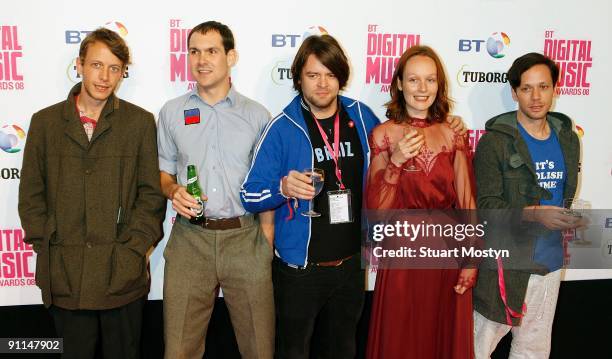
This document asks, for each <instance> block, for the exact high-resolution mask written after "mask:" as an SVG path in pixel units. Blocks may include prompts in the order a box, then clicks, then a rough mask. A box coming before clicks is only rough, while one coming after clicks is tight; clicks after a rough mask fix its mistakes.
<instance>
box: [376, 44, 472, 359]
mask: <svg viewBox="0 0 612 359" xmlns="http://www.w3.org/2000/svg"><path fill="white" fill-rule="evenodd" d="M391 83H392V86H391V101H389V102H388V103H387V105H386V106H387V117H388V118H389V121H386V122H385V123H383V124H381V125H379V126H378V127H376V128H375V129H374V131H373V132H372V134H371V137H370V147H371V161H370V169H369V173H368V182H367V190H366V207H367V208H369V209H452V208H457V209H473V208H475V207H476V206H475V201H474V195H473V185H472V183H473V181H472V178H473V175H472V173H471V172H472V170H471V153H470V148H469V145H468V141H467V137H466V136H464V135H458V134H456V133H455V132H454V131H453V130H452V129H451V128H450V127H449V126H448V124H447V123H446V121H444V119H446V117H447V115H448V113H449V111H450V101H449V99H448V95H447V93H448V92H447V91H448V90H447V87H448V86H447V82H446V76H445V74H444V69H443V67H442V64H441V62H440V59H439V58H438V56H437V55H436V53H435V52H434V51H433V50H432V49H431V48H429V47H426V46H414V47H411V48H410V49H408V50H407V51H406V52H405V53H404V54H403V55H402V57H401V58H400V60H399V62H398V64H397V67H396V70H395V73H394V76H393V80H392V82H391ZM415 167H416V168H415ZM475 277H476V269H471V268H459V267H457V268H448V269H384V268H381V269H379V270H378V272H377V278H376V287H375V290H374V302H373V306H372V315H371V318H370V327H369V337H368V348H367V358H369V359H375V358H381V359H394V358H402V359H403V358H417V359H442V358H449V359H451V358H452V359H461V358H472V357H473V324H472V290H471V287H472V286H473V284H474V282H475Z"/></svg>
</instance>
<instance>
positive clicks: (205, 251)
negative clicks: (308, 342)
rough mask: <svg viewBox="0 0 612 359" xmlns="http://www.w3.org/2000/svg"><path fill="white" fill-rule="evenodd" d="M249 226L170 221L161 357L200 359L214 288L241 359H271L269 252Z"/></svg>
mask: <svg viewBox="0 0 612 359" xmlns="http://www.w3.org/2000/svg"><path fill="white" fill-rule="evenodd" d="M250 222H251V223H245V224H244V225H243V227H242V228H237V229H229V230H209V229H204V228H202V227H199V226H196V225H192V224H190V223H189V222H187V221H186V220H184V219H180V218H179V219H177V221H176V222H175V224H174V226H173V227H172V232H171V234H170V238H169V239H168V244H167V245H166V249H165V251H164V258H165V260H166V265H165V269H164V343H165V358H167V359H169V358H198V359H199V358H202V355H203V354H204V350H205V348H204V344H205V338H206V331H207V328H208V322H209V320H210V316H211V314H212V310H213V306H214V303H215V298H216V296H217V288H218V287H221V289H222V290H223V295H224V298H225V302H226V304H227V307H228V310H229V314H230V319H231V321H232V325H233V327H234V331H235V333H236V340H237V342H238V347H239V350H240V354H241V355H242V357H243V358H247V359H250V358H253V359H255V358H260V359H268V358H272V357H273V355H274V297H273V291H272V274H271V262H272V255H273V253H272V249H271V248H270V246H269V244H268V243H267V241H266V239H265V237H264V235H263V233H262V231H261V229H260V227H259V222H258V221H250Z"/></svg>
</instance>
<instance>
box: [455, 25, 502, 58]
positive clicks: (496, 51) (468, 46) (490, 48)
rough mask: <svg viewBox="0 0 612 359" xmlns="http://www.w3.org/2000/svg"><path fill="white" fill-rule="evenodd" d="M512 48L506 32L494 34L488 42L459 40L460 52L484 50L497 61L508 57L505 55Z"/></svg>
mask: <svg viewBox="0 0 612 359" xmlns="http://www.w3.org/2000/svg"><path fill="white" fill-rule="evenodd" d="M508 46H510V37H509V36H508V35H507V34H506V33H504V32H501V31H500V32H494V33H492V34H491V36H489V38H488V39H487V40H471V39H460V40H459V49H458V50H459V52H471V51H474V52H480V51H481V50H482V49H483V48H484V49H486V50H487V53H488V54H489V55H490V56H491V57H493V58H496V59H501V58H502V57H504V56H506V54H505V53H504V52H505V51H506V49H507V48H508Z"/></svg>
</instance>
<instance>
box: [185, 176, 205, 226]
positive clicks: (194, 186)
mask: <svg viewBox="0 0 612 359" xmlns="http://www.w3.org/2000/svg"><path fill="white" fill-rule="evenodd" d="M187 193H189V194H190V195H192V196H193V198H195V199H196V201H198V204H199V205H200V208H199V210H198V211H197V212H196V213H195V215H193V216H192V217H191V219H190V220H189V221H190V222H191V223H194V224H196V223H198V222H200V221H201V220H202V219H203V218H204V202H203V201H202V198H201V196H202V189H201V188H200V183H199V182H198V172H197V171H196V168H195V165H188V166H187Z"/></svg>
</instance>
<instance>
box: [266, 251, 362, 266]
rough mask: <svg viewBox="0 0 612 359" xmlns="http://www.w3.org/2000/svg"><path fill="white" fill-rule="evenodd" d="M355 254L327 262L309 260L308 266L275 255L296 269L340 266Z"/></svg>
mask: <svg viewBox="0 0 612 359" xmlns="http://www.w3.org/2000/svg"><path fill="white" fill-rule="evenodd" d="M354 256H355V254H351V255H350V256H348V257H346V258H342V259H336V260H334V261H327V262H317V263H314V262H309V263H307V264H306V266H300V265H297V264H291V263H287V262H285V261H284V260H282V259H281V258H280V257H278V256H275V258H276V259H278V260H279V261H280V262H281V263H282V264H284V265H286V266H287V267H291V268H295V269H306V268H308V267H339V266H341V265H342V263H344V262H346V261H348V260H349V259H351V258H353V257H354Z"/></svg>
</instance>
